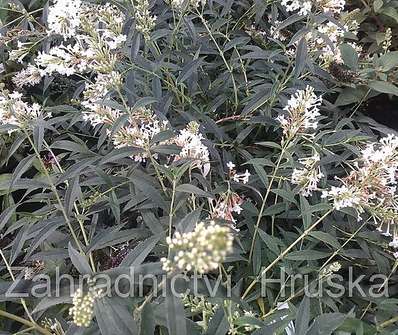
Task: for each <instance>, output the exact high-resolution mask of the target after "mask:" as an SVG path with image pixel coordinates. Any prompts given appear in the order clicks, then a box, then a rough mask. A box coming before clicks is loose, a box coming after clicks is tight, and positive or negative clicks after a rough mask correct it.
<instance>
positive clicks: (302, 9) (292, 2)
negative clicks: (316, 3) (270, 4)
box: [281, 0, 312, 15]
mask: <svg viewBox="0 0 398 335" xmlns="http://www.w3.org/2000/svg"><path fill="white" fill-rule="evenodd" d="M281 4H282V6H283V7H285V9H286V11H287V12H295V11H297V10H298V14H299V15H308V14H310V13H311V9H312V1H300V0H282V2H281Z"/></svg>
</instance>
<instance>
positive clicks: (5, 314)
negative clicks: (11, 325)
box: [0, 310, 52, 335]
mask: <svg viewBox="0 0 398 335" xmlns="http://www.w3.org/2000/svg"><path fill="white" fill-rule="evenodd" d="M0 316H3V317H5V318H7V319H10V320H14V321H17V322H19V323H21V324H23V325H25V326H28V327H31V328H33V329H35V330H37V331H38V332H39V333H41V334H44V335H52V333H50V332H49V331H48V330H47V329H44V328H43V327H40V326H39V325H38V324H36V323H33V322H30V321H28V320H26V319H24V318H21V317H19V316H17V315H14V314H11V313H8V312H6V311H2V310H0Z"/></svg>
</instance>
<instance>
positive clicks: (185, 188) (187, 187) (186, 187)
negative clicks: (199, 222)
mask: <svg viewBox="0 0 398 335" xmlns="http://www.w3.org/2000/svg"><path fill="white" fill-rule="evenodd" d="M176 191H177V192H185V193H193V194H196V195H199V196H201V197H205V198H210V199H214V198H215V197H214V195H213V194H211V193H209V192H206V191H203V190H201V189H200V188H199V187H196V186H194V185H191V184H182V185H179V186H177V188H176Z"/></svg>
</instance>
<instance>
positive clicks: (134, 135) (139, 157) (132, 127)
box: [112, 108, 168, 162]
mask: <svg viewBox="0 0 398 335" xmlns="http://www.w3.org/2000/svg"><path fill="white" fill-rule="evenodd" d="M167 128H168V122H167V121H160V120H159V119H158V118H157V117H156V115H155V114H154V113H153V112H152V111H151V110H149V109H147V108H140V109H138V110H137V111H135V112H134V115H132V116H131V117H130V119H129V121H128V124H127V125H125V126H123V127H122V128H121V129H120V130H118V131H117V132H116V133H115V134H114V135H113V138H112V140H113V144H114V145H115V147H116V148H123V147H129V146H131V147H137V148H140V149H143V151H142V152H139V153H136V154H135V155H133V156H132V157H131V158H133V159H134V160H135V161H136V162H144V161H146V159H147V158H148V157H149V155H150V153H148V150H149V149H150V146H151V141H152V139H153V138H154V136H155V135H156V134H159V133H160V132H162V131H165V130H166V129H167ZM161 144H162V143H161ZM154 157H155V158H156V157H157V156H156V154H155V155H154Z"/></svg>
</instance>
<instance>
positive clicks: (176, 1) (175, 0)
mask: <svg viewBox="0 0 398 335" xmlns="http://www.w3.org/2000/svg"><path fill="white" fill-rule="evenodd" d="M169 1H170V6H171V7H172V8H174V9H176V10H184V9H186V8H184V4H186V5H187V7H188V8H189V7H191V8H197V7H198V6H199V3H202V4H203V3H204V0H169Z"/></svg>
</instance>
